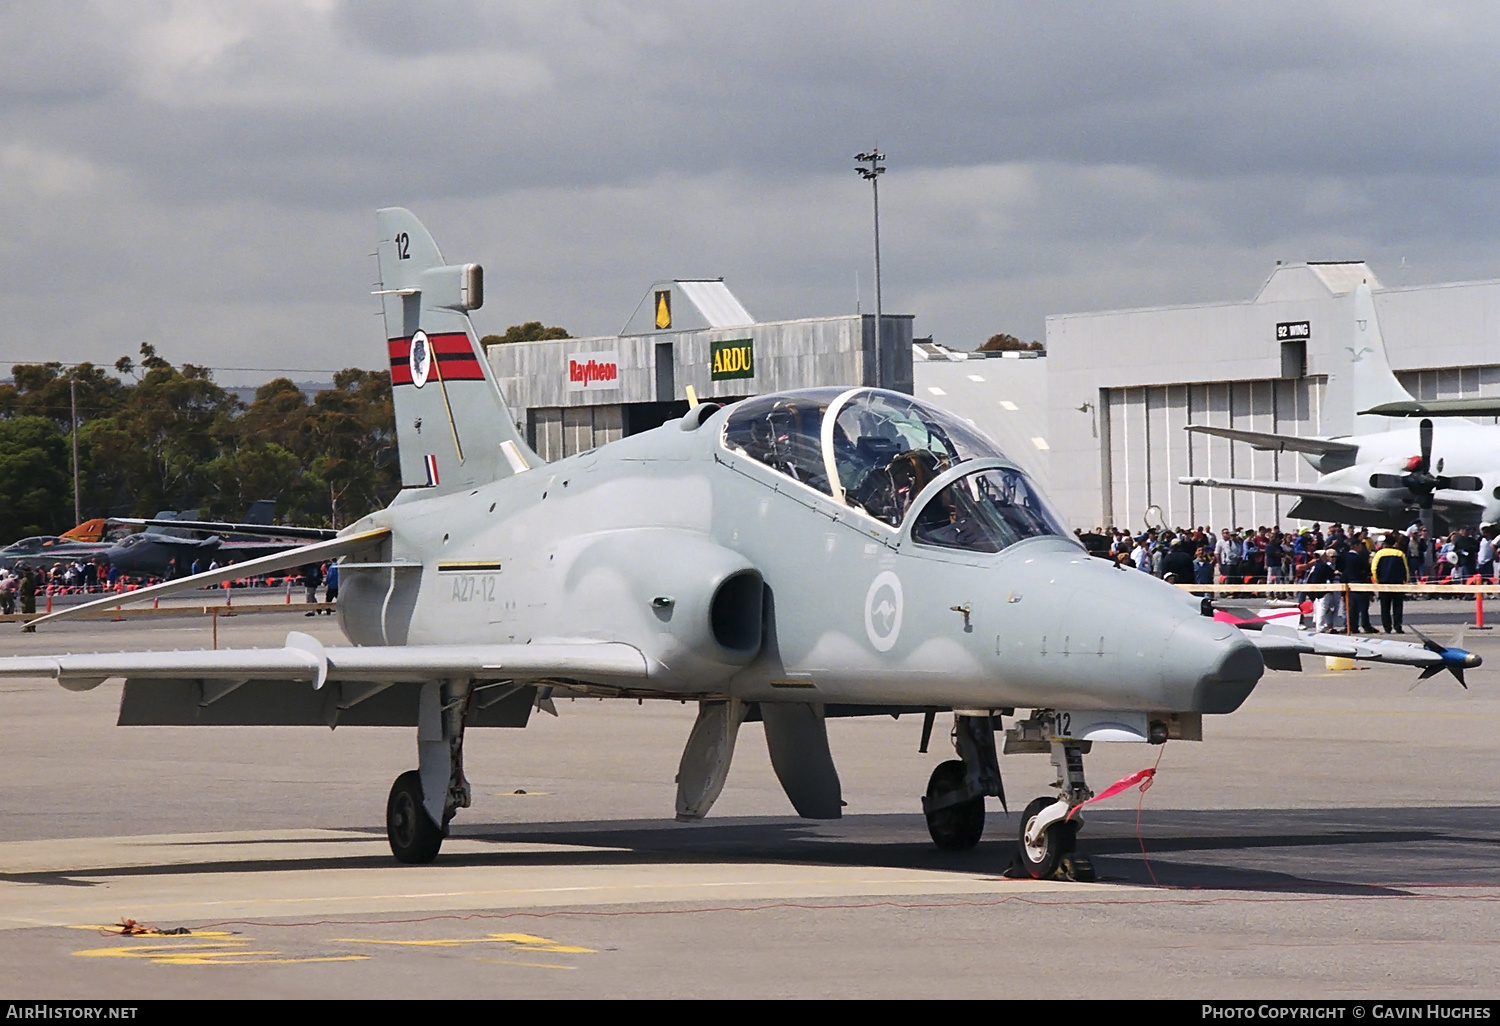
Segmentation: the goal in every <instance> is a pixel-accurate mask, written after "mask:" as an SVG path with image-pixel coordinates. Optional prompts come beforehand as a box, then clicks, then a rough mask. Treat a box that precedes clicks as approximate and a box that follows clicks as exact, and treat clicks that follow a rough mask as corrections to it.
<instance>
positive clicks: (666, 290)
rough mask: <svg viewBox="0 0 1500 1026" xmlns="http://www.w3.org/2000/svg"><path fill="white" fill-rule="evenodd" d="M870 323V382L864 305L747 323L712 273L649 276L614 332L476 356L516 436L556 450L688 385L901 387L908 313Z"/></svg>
mask: <svg viewBox="0 0 1500 1026" xmlns="http://www.w3.org/2000/svg"><path fill="white" fill-rule="evenodd" d="M881 323H882V331H881V338H880V348H881V357H882V358H881V360H880V361H879V379H878V380H877V377H876V360H875V317H874V316H873V315H871V314H850V315H846V316H840V317H809V318H804V319H801V320H791V321H762V322H757V321H755V319H754V318H752V317H751V316H750V314H749V312H748V311H746V309H745V308H744V306H742V305H741V304H740V301H739V300H738V299H736V298H735V297H734V295H733V293H731V292H730V291H729V289H728V287H727V286H725V284H724V282H723V280H722V279H712V280H695V281H694V280H672V281H659V282H657V283H655V284H654V285H652V286H651V288H650V289H649V290H647V292H646V295H645V296H644V297H643V298H642V299H641V302H640V304H639V305H638V306H637V308H636V310H635V312H634V313H633V314H632V315H631V317H630V320H629V321H628V322H627V323H626V325H625V328H624V330H622V331H621V332H620V334H618V335H606V336H601V337H598V338H568V339H556V340H549V341H544V342H510V343H505V344H503V345H492V346H490V347H489V351H488V354H487V355H488V357H489V361H490V366H491V368H493V370H494V373H495V377H496V378H497V379H498V381H499V383H500V389H501V391H502V392H503V393H504V395H505V401H506V403H507V404H508V405H509V406H510V408H511V410H512V412H513V413H514V414H515V415H516V417H517V419H518V421H519V424H520V427H521V429H522V430H523V431H524V432H525V434H526V438H527V441H528V442H530V443H531V447H532V448H533V449H535V450H536V452H537V453H538V454H539V455H540V456H541V457H542V458H543V459H546V460H556V459H560V458H562V457H564V456H570V455H572V454H573V453H576V452H582V451H584V450H585V449H591V448H593V447H595V446H597V445H603V444H604V443H605V442H610V441H614V440H615V439H617V438H621V437H624V436H625V435H632V434H635V433H636V432H639V431H645V430H648V429H650V428H653V427H656V426H658V425H660V424H662V423H664V422H666V421H667V420H670V419H672V418H673V417H680V416H682V415H683V414H684V413H686V412H687V401H686V398H685V397H686V394H687V386H689V385H691V386H692V387H693V389H694V391H695V392H696V393H697V395H698V397H699V398H700V399H704V400H708V399H717V400H720V401H726V400H733V399H742V398H744V397H746V396H751V395H758V394H760V393H762V392H774V391H779V390H782V389H790V388H810V387H813V386H817V385H837V384H849V385H858V384H866V385H876V384H878V385H880V386H881V387H884V388H892V389H895V390H897V391H901V392H908V393H909V392H911V390H912V315H911V314H885V315H884V316H883V317H882V321H881Z"/></svg>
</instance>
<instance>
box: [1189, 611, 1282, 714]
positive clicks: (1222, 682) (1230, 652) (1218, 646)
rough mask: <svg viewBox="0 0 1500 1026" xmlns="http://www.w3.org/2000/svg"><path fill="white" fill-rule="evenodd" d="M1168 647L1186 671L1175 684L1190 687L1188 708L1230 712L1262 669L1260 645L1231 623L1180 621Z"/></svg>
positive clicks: (1264, 665)
mask: <svg viewBox="0 0 1500 1026" xmlns="http://www.w3.org/2000/svg"><path fill="white" fill-rule="evenodd" d="M1171 650H1172V653H1173V656H1174V657H1176V658H1179V659H1181V663H1180V664H1179V665H1180V666H1181V668H1182V669H1183V670H1186V671H1187V672H1186V673H1185V674H1183V678H1185V679H1182V678H1180V679H1179V684H1180V685H1186V686H1187V687H1188V688H1190V689H1191V693H1190V695H1189V696H1188V701H1189V706H1190V708H1191V711H1192V712H1198V713H1232V712H1234V711H1235V710H1236V709H1238V708H1239V707H1240V705H1241V704H1242V703H1243V702H1244V701H1245V699H1246V698H1248V697H1250V692H1251V691H1253V690H1255V685H1256V683H1257V682H1259V680H1260V678H1261V675H1262V674H1264V673H1265V670H1266V664H1265V662H1264V660H1262V659H1261V657H1260V649H1258V648H1256V647H1255V646H1254V645H1253V644H1251V643H1250V641H1249V640H1248V639H1246V638H1245V637H1244V635H1242V634H1241V633H1240V632H1239V630H1238V629H1236V628H1235V627H1232V626H1230V625H1228V624H1222V623H1215V622H1213V621H1211V620H1203V621H1202V622H1191V621H1190V622H1187V623H1184V624H1182V625H1181V626H1180V627H1179V628H1178V629H1177V630H1176V631H1175V632H1174V633H1173V637H1172V643H1171Z"/></svg>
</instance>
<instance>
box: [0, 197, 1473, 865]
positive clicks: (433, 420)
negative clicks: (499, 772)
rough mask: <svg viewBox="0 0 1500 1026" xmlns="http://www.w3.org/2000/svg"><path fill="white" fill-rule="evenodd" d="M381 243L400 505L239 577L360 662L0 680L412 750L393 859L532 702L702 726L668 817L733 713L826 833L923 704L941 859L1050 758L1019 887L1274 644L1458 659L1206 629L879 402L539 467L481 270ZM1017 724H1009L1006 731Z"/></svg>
mask: <svg viewBox="0 0 1500 1026" xmlns="http://www.w3.org/2000/svg"><path fill="white" fill-rule="evenodd" d="M376 224H377V227H378V230H379V240H380V241H379V261H380V276H381V280H382V284H381V286H380V289H379V294H380V295H381V297H382V302H383V303H384V307H385V325H386V335H387V339H388V345H389V354H390V361H391V378H392V383H393V385H394V389H393V391H394V397H395V413H396V423H397V432H398V437H399V444H400V452H401V477H402V485H403V489H402V491H401V493H400V495H399V496H398V497H397V498H396V499H395V501H393V502H392V503H391V504H390V506H389V507H387V508H386V509H383V510H380V511H379V512H376V513H372V514H371V515H369V516H367V517H365V518H364V519H362V520H360V521H359V522H358V523H356V524H353V525H351V526H350V527H348V528H347V529H346V530H344V531H342V532H340V534H339V536H338V537H337V538H334V539H331V540H326V541H319V542H315V543H313V544H309V545H306V546H304V547H302V548H299V549H295V550H293V551H291V552H287V553H283V554H279V555H273V556H268V557H266V558H263V559H259V560H254V561H251V562H247V563H243V564H240V565H238V566H236V567H234V568H232V570H231V571H228V573H229V574H232V575H233V576H236V577H239V576H244V575H246V574H253V573H267V572H271V571H273V570H278V569H285V568H288V567H294V566H299V565H302V564H305V563H310V562H314V561H321V560H325V559H339V560H340V563H339V567H340V572H341V574H342V590H341V595H340V599H339V604H338V608H339V623H340V625H341V627H342V628H343V631H344V633H345V634H346V635H347V636H348V638H349V640H350V641H351V642H352V645H351V646H349V647H324V646H323V645H322V644H320V643H319V642H318V641H316V640H315V639H313V638H312V637H309V636H307V635H305V634H302V633H295V632H294V633H292V634H290V635H288V637H287V641H286V646H285V647H284V648H281V649H270V650H265V649H261V650H256V649H251V650H234V649H230V650H218V651H198V652H135V653H111V654H101V655H59V656H47V657H12V658H8V659H0V676H32V677H36V676H49V677H53V678H56V679H57V680H58V681H59V683H61V684H62V686H63V687H65V688H68V689H70V690H74V691H86V690H88V689H90V688H93V687H96V686H97V685H99V684H100V683H102V682H103V681H104V680H105V679H108V678H111V677H124V678H125V687H124V693H123V699H122V702H121V707H120V718H119V722H120V723H121V724H132V725H133V724H205V725H207V724H324V725H328V726H339V725H343V726H360V725H405V726H414V727H416V728H417V752H418V766H419V768H418V769H416V770H412V771H409V772H407V773H403V774H402V775H401V776H400V777H398V778H397V780H396V782H395V784H394V786H393V787H392V789H391V793H390V799H389V802H388V805H387V813H386V824H387V832H388V835H389V839H390V845H391V850H392V851H393V852H394V853H395V856H396V858H398V859H400V860H401V861H403V862H412V863H421V862H428V861H430V860H432V859H433V858H435V857H436V856H437V854H438V849H439V846H440V845H441V843H442V839H443V837H444V836H445V835H446V833H447V829H448V824H449V821H450V820H451V819H452V817H453V815H454V813H455V812H456V811H457V810H458V809H460V808H463V807H466V806H467V805H468V804H469V784H468V782H467V781H466V779H465V777H464V772H463V739H464V731H465V729H466V728H468V727H524V726H525V725H526V722H527V719H528V717H529V715H530V713H531V711H532V709H533V708H534V707H542V708H551V702H550V696H552V695H574V696H578V695H588V696H599V697H607V698H642V699H646V698H651V699H672V700H692V701H695V702H697V703H698V718H697V721H696V723H695V724H694V726H693V729H692V732H691V733H690V735H689V736H688V739H687V744H686V747H685V749H684V751H683V753H682V760H681V767H680V772H679V775H678V781H677V809H676V811H677V816H678V818H680V819H685V820H696V819H701V818H702V817H703V816H705V815H706V814H707V813H708V811H709V809H710V808H711V807H712V805H713V803H714V801H715V799H716V798H717V797H718V795H719V792H720V790H721V789H722V787H723V786H724V781H725V777H726V775H727V774H728V771H729V765H730V759H731V756H732V755H733V752H734V744H735V737H736V733H737V731H738V729H739V726H740V724H741V723H742V722H744V721H745V720H746V719H747V718H758V719H760V720H761V721H763V723H764V726H765V734H766V741H767V744H768V746H769V748H770V755H771V763H772V766H773V767H774V769H775V771H776V775H777V777H778V779H779V780H780V781H781V784H782V787H783V788H784V789H785V791H786V794H787V797H788V798H789V799H790V800H791V803H792V805H793V807H794V808H795V809H796V810H797V812H798V814H799V815H801V816H805V817H810V818H826V819H836V818H838V817H839V815H840V809H841V806H842V804H843V802H842V787H841V784H840V781H839V777H838V773H837V771H836V770H835V768H834V762H833V758H832V756H831V755H830V753H829V748H828V736H827V732H826V730H825V718H826V717H828V716H834V715H873V714H888V713H900V712H903V711H905V712H913V713H922V714H924V721H923V735H922V748H923V750H924V751H925V750H926V744H927V740H928V737H929V735H930V733H931V730H932V726H933V719H934V716H935V714H936V713H938V712H940V711H942V712H946V711H951V712H952V713H953V716H954V728H955V729H954V731H953V738H954V744H955V747H956V749H957V754H958V758H957V759H954V760H951V761H947V762H943V763H941V764H940V765H939V766H938V767H937V768H936V770H935V771H934V772H933V774H932V777H931V780H930V781H929V783H928V786H927V793H926V796H925V797H924V798H923V801H922V805H923V809H924V812H925V814H926V817H927V823H928V826H929V828H930V830H931V833H932V837H933V839H934V841H936V842H937V844H938V845H939V846H941V847H944V848H967V847H972V846H973V845H975V844H976V843H978V841H979V838H980V834H981V832H982V830H983V828H984V799H985V796H987V795H993V796H997V797H1000V798H1001V800H1002V802H1003V801H1004V792H1003V788H1002V785H1001V779H1000V769H999V763H998V759H997V752H996V744H995V741H996V728H997V727H1000V728H1001V733H1002V736H1003V738H1004V749H1005V751H1007V752H1040V753H1049V754H1050V755H1051V757H1052V761H1053V762H1054V763H1055V764H1056V766H1057V770H1058V780H1057V785H1056V786H1057V788H1058V795H1057V796H1056V797H1047V798H1040V799H1038V800H1037V801H1035V802H1032V803H1031V805H1030V806H1029V807H1028V808H1027V810H1026V813H1025V815H1023V816H1022V821H1021V829H1020V842H1021V843H1020V851H1021V861H1022V863H1023V864H1024V866H1025V868H1026V869H1027V870H1028V871H1029V872H1030V873H1031V874H1033V875H1035V876H1039V877H1040V876H1045V875H1049V874H1051V873H1053V872H1054V871H1055V870H1056V869H1057V867H1058V865H1059V861H1060V860H1061V858H1062V856H1063V855H1064V854H1065V853H1066V852H1067V851H1069V850H1070V849H1071V848H1072V845H1073V843H1074V835H1075V833H1076V831H1077V828H1078V826H1079V822H1080V820H1079V817H1078V816H1076V815H1075V816H1071V817H1070V816H1069V814H1070V813H1071V812H1073V811H1075V810H1076V808H1077V807H1078V806H1079V805H1080V804H1082V803H1084V802H1085V801H1087V800H1088V799H1089V798H1091V797H1092V792H1091V791H1090V790H1089V788H1088V787H1087V785H1086V784H1085V781H1084V773H1083V756H1084V754H1085V753H1086V752H1088V750H1089V748H1090V746H1091V744H1092V743H1093V742H1095V741H1106V740H1107V741H1133V742H1141V743H1148V742H1149V743H1152V744H1161V743H1163V742H1165V741H1166V740H1167V739H1168V738H1181V739H1184V740H1200V739H1201V738H1202V729H1203V728H1202V720H1203V717H1204V716H1205V715H1213V714H1224V713H1230V712H1233V711H1234V710H1235V709H1237V708H1238V707H1239V706H1240V704H1241V703H1242V702H1244V700H1245V698H1246V696H1247V695H1249V694H1250V691H1251V689H1253V688H1254V687H1255V684H1256V682H1257V681H1258V680H1259V679H1260V677H1261V674H1262V672H1263V670H1264V666H1265V663H1264V661H1263V658H1262V650H1263V649H1264V650H1265V651H1266V652H1267V656H1266V658H1267V659H1272V660H1273V663H1274V665H1277V666H1278V667H1284V668H1294V667H1295V665H1296V660H1297V658H1298V657H1299V655H1300V654H1301V653H1309V652H1324V651H1335V654H1340V655H1349V656H1353V657H1356V658H1369V659H1379V660H1384V661H1387V662H1400V663H1410V664H1412V665H1419V666H1424V667H1427V668H1429V670H1433V671H1435V669H1436V668H1441V667H1444V666H1447V667H1449V668H1453V667H1454V666H1455V664H1457V665H1473V664H1474V662H1475V661H1476V660H1474V657H1473V656H1470V655H1469V654H1468V653H1463V652H1461V651H1459V650H1456V649H1442V648H1441V647H1440V646H1434V647H1433V649H1432V650H1428V649H1427V648H1424V647H1422V646H1418V645H1408V644H1404V643H1400V642H1375V641H1368V642H1366V641H1363V640H1358V639H1355V640H1354V641H1353V642H1350V643H1349V644H1345V642H1346V639H1343V638H1339V639H1332V638H1319V637H1317V636H1315V635H1310V634H1309V633H1308V632H1301V631H1295V630H1292V629H1290V628H1282V629H1279V630H1276V631H1272V630H1270V629H1267V630H1266V631H1262V632H1255V633H1251V632H1247V631H1245V630H1242V629H1241V628H1240V627H1239V626H1236V625H1235V624H1233V623H1225V622H1220V621H1219V620H1216V619H1214V617H1213V615H1212V614H1213V610H1212V609H1211V608H1209V607H1208V606H1205V605H1202V604H1200V602H1199V600H1198V599H1196V598H1192V597H1190V596H1188V595H1186V594H1185V593H1184V592H1182V591H1179V590H1178V589H1176V588H1173V587H1171V586H1170V585H1168V584H1165V583H1163V582H1162V581H1159V580H1157V579H1155V578H1153V577H1151V576H1149V575H1147V574H1143V573H1140V572H1138V571H1134V570H1126V569H1122V568H1120V567H1117V566H1116V565H1115V564H1113V563H1111V562H1109V561H1107V560H1101V559H1095V558H1092V557H1090V556H1089V555H1088V554H1087V552H1085V551H1084V549H1083V548H1082V547H1081V546H1080V545H1079V543H1078V542H1077V540H1076V539H1075V537H1074V536H1073V534H1072V532H1070V531H1068V530H1067V529H1066V528H1065V527H1064V526H1063V525H1062V523H1061V522H1060V521H1059V520H1058V518H1057V516H1056V515H1055V514H1054V513H1053V512H1052V510H1051V509H1050V508H1049V507H1048V504H1047V502H1046V500H1045V499H1044V498H1043V497H1042V496H1041V495H1040V494H1039V493H1038V492H1037V490H1036V488H1035V486H1034V485H1033V483H1032V482H1031V481H1030V480H1029V479H1028V478H1027V477H1026V475H1025V474H1024V473H1023V472H1022V471H1021V470H1020V469H1019V468H1017V466H1016V465H1015V464H1014V463H1013V462H1012V461H1011V460H1009V459H1007V458H1006V457H1005V455H1004V454H1003V453H1001V452H1000V451H999V450H998V449H997V448H996V447H995V445H994V444H993V443H992V442H991V441H990V440H989V439H988V438H986V437H984V436H982V435H980V434H979V433H977V432H976V431H975V430H974V429H973V428H971V427H969V426H968V425H966V424H965V423H963V422H961V421H959V420H957V419H955V418H954V417H952V416H951V415H949V414H947V413H944V412H942V411H940V410H937V409H934V408H932V407H930V406H928V405H926V404H924V403H921V402H918V401H916V400H914V399H913V398H911V397H910V396H907V395H902V394H898V393H895V392H886V391H881V390H878V389H873V388H859V387H853V388H817V389H807V390H802V391H796V392H786V393H779V394H772V395H763V396H759V397H756V398H752V399H747V400H745V401H743V402H740V403H738V404H735V405H733V406H729V407H720V406H717V405H714V404H711V403H705V404H702V405H698V406H695V407H694V408H693V409H691V410H690V412H689V413H688V414H687V416H685V417H683V418H682V419H681V420H676V421H672V422H669V423H667V424H665V425H663V426H662V427H660V428H657V429H655V430H653V431H648V432H645V433H642V434H638V435H633V436H631V437H628V438H624V439H622V440H620V441H617V442H612V443H610V444H608V445H605V446H602V447H600V448H598V449H594V450H590V451H588V452H583V453H579V454H577V455H575V456H570V457H568V458H566V459H563V460H559V461H558V462H556V463H551V464H548V463H544V462H543V461H542V460H541V459H540V458H539V457H538V456H537V455H536V454H535V453H534V452H532V451H531V449H530V448H529V447H528V446H527V445H526V442H525V440H524V439H523V438H522V436H521V435H520V434H519V433H518V432H517V430H516V426H515V423H514V421H513V419H512V417H511V414H510V411H509V410H508V409H506V406H505V403H504V401H503V400H502V398H501V394H500V391H499V389H498V387H497V386H496V383H495V380H494V377H493V375H492V372H491V370H490V368H489V365H488V363H487V361H486V360H485V359H484V358H483V355H482V353H481V351H480V348H479V345H478V342H477V340H476V338H475V335H474V331H473V328H472V327H471V325H470V323H469V317H468V311H470V310H472V309H475V308H476V307H478V306H479V305H480V303H481V302H482V298H483V297H482V281H483V278H482V275H481V273H480V269H479V267H478V266H477V265H474V264H465V265H449V264H445V263H444V262H443V259H442V257H441V255H440V254H439V253H438V249H437V246H436V245H435V244H434V242H433V240H432V238H431V237H430V236H429V235H428V233H427V231H426V229H424V228H423V227H422V225H421V223H420V222H419V221H418V220H417V219H416V218H415V217H414V216H413V215H412V214H411V213H409V212H408V211H406V210H402V209H386V210H381V211H380V212H379V214H378V215H377V218H376ZM225 577H226V572H225V571H219V572H214V573H206V574H199V575H197V576H196V577H193V578H188V579H186V580H182V581H176V582H170V583H167V584H162V585H157V586H155V587H151V588H145V589H142V590H139V591H136V592H134V593H132V594H131V595H130V596H129V597H128V600H133V601H145V600H149V599H151V598H153V597H157V596H161V595H166V594H171V593H174V592H182V591H188V590H191V589H194V588H197V587H200V586H202V585H204V584H207V583H210V582H213V581H217V580H223V579H225ZM119 602H120V598H119V597H110V598H108V599H105V600H103V602H102V604H103V605H115V604H118V603H119ZM91 607H92V606H91V605H83V606H77V607H73V608H72V609H69V610H65V611H63V612H61V613H54V614H52V615H51V616H50V617H43V618H40V619H38V620H36V621H34V623H33V625H32V626H35V625H37V624H41V623H45V622H46V621H47V620H48V619H57V618H59V617H61V616H68V615H75V614H77V613H78V612H80V611H83V610H87V609H89V608H91ZM1320 646H1321V647H1320ZM1329 646H1333V648H1332V649H1330V648H1329ZM1356 646H1357V648H1356ZM1272 653H1274V657H1273V655H1272ZM1017 708H1022V709H1026V710H1029V711H1030V712H1029V715H1028V716H1026V718H1024V719H1020V720H1016V721H1014V722H1013V723H1012V724H1011V725H1010V727H1009V729H1005V728H1004V724H1003V718H1004V717H1013V716H1014V713H1015V710H1016V709H1017Z"/></svg>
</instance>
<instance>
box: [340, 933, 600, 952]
mask: <svg viewBox="0 0 1500 1026" xmlns="http://www.w3.org/2000/svg"><path fill="white" fill-rule="evenodd" d="M333 942H334V943H336V944H390V945H394V946H398V947H412V948H457V947H462V946H463V945H465V944H511V945H514V946H515V947H516V948H517V949H518V950H521V951H546V952H549V953H551V954H556V955H593V954H597V952H596V951H595V950H594V949H593V948H583V947H579V946H578V945H576V944H563V943H560V942H558V941H555V940H548V939H547V938H546V937H537V936H535V935H533V934H529V933H492V934H489V935H488V936H485V937H456V938H439V939H435V940H375V939H371V938H366V937H335V938H334V939H333Z"/></svg>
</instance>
